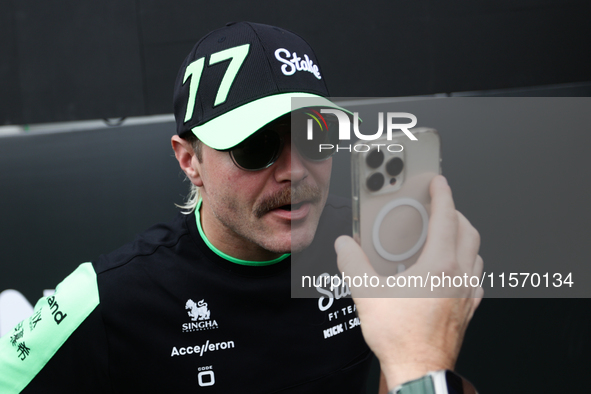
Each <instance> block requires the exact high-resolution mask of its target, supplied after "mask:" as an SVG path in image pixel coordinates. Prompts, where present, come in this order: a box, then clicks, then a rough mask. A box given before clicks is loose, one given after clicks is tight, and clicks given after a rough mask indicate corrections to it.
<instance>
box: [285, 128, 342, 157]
mask: <svg viewBox="0 0 591 394" xmlns="http://www.w3.org/2000/svg"><path fill="white" fill-rule="evenodd" d="M306 126H307V125H306ZM327 126H328V127H327ZM308 129H309V126H307V127H306V128H303V127H302V128H300V130H302V131H304V130H306V132H299V133H292V139H293V143H294V144H295V146H296V148H297V149H298V152H300V154H301V155H302V157H304V158H306V159H308V160H312V161H322V160H326V159H328V158H329V157H331V156H332V155H333V154H334V153H335V150H336V146H337V145H338V124H336V123H331V122H326V123H323V124H322V128H321V127H320V126H319V125H318V123H316V122H313V123H312V133H311V137H312V138H311V139H308V137H310V133H309V132H308V131H309V130H308Z"/></svg>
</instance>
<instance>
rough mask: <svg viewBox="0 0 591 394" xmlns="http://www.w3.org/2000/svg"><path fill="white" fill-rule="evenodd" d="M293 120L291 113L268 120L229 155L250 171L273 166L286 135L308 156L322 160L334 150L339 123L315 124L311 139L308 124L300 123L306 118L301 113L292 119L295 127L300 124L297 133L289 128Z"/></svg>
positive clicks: (311, 159) (302, 153) (301, 152)
mask: <svg viewBox="0 0 591 394" xmlns="http://www.w3.org/2000/svg"><path fill="white" fill-rule="evenodd" d="M286 120H287V121H286ZM290 120H291V117H290V116H288V117H287V118H286V117H283V118H281V119H280V120H279V121H275V122H272V123H269V125H267V126H265V127H263V128H262V129H261V130H259V131H257V132H256V133H254V134H253V135H251V136H250V137H248V138H247V139H245V140H244V141H242V142H241V143H240V144H238V145H236V146H235V147H234V148H232V149H230V150H229V152H230V157H231V158H232V161H233V162H234V164H236V166H238V167H239V168H242V169H243V170H247V171H258V170H262V169H264V168H268V167H270V166H271V165H273V163H275V162H276V161H277V159H278V158H279V155H280V154H281V151H282V150H283V146H284V144H285V138H291V139H292V143H293V144H294V145H295V147H296V148H297V150H298V152H299V154H300V155H301V156H302V157H303V158H304V159H306V160H310V161H323V160H327V159H328V158H329V157H331V156H332V155H333V154H334V153H335V151H336V146H337V143H338V126H337V125H335V124H329V125H328V126H326V127H324V128H323V129H322V130H321V129H320V128H319V127H316V128H313V133H312V135H313V138H312V139H310V140H309V139H308V138H307V133H306V128H305V127H304V128H302V127H299V126H301V123H302V122H301V121H302V120H304V121H305V120H306V119H304V118H302V117H301V116H298V117H297V118H294V119H293V120H294V123H295V124H294V125H293V127H297V129H298V132H297V133H295V132H294V133H290V132H289V130H290V129H291V128H292V122H291V121H290ZM304 125H306V123H304ZM335 126H336V127H335Z"/></svg>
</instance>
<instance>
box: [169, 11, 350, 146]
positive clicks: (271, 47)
mask: <svg viewBox="0 0 591 394" xmlns="http://www.w3.org/2000/svg"><path fill="white" fill-rule="evenodd" d="M326 97H328V89H327V88H326V83H325V81H324V76H323V75H322V70H321V68H320V66H319V65H318V60H317V58H316V55H315V54H314V51H313V50H312V48H311V47H310V45H308V43H307V42H306V41H305V40H304V39H303V38H301V37H300V36H298V35H297V34H295V33H292V32H290V31H288V30H285V29H282V28H279V27H275V26H269V25H263V24H258V23H251V22H238V23H228V24H227V25H226V26H225V27H222V28H221V29H218V30H214V31H212V32H211V33H209V34H208V35H206V36H205V37H203V38H202V39H201V40H200V41H199V42H198V43H197V44H196V45H195V46H194V47H193V50H192V51H191V52H190V53H189V55H188V56H187V58H186V59H185V61H184V62H183V64H182V66H181V69H180V71H179V73H178V76H177V79H176V83H175V88H174V116H175V119H176V124H177V134H179V135H180V136H183V135H186V134H187V133H189V132H193V133H194V134H195V135H196V136H197V137H198V138H199V139H200V140H201V141H202V142H203V143H205V144H206V145H208V146H210V147H211V148H214V149H218V150H224V149H230V148H232V147H234V146H235V145H237V144H239V143H240V142H242V141H243V140H244V139H246V138H247V137H249V136H250V135H251V134H253V133H254V132H256V131H257V130H259V129H260V128H261V127H263V126H264V125H266V124H267V123H269V122H271V121H273V120H274V119H276V118H279V117H281V116H283V115H285V114H287V113H289V112H291V111H292V110H295V109H298V108H294V107H292V98H310V100H313V103H314V106H323V107H330V108H337V109H341V110H344V109H343V108H340V107H339V106H337V105H335V104H334V103H332V102H331V101H330V100H328V99H326ZM305 101H306V100H298V102H299V103H305ZM303 106H304V105H302V107H303ZM344 111H346V110H344ZM347 112H348V111H347Z"/></svg>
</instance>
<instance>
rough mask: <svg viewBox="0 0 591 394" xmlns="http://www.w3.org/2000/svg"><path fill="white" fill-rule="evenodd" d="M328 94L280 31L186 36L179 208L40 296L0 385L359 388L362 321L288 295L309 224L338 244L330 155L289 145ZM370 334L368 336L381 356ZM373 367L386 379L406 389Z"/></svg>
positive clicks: (310, 56)
mask: <svg viewBox="0 0 591 394" xmlns="http://www.w3.org/2000/svg"><path fill="white" fill-rule="evenodd" d="M326 96H328V91H327V89H326V85H325V83H324V79H323V76H322V72H321V69H320V68H319V66H318V61H317V59H316V56H315V55H314V53H313V51H312V49H311V48H310V47H309V46H308V44H307V43H306V42H305V41H304V40H303V39H301V38H300V37H298V36H297V35H295V34H293V33H291V32H288V31H286V30H283V29H280V28H276V27H271V26H266V25H259V24H253V23H246V22H244V23H236V24H229V25H227V26H226V27H224V28H222V29H219V30H216V31H214V32H211V33H210V34H208V35H207V36H206V37H204V38H203V39H202V40H201V41H200V42H199V43H197V45H196V46H195V47H194V49H193V50H192V51H191V53H190V54H189V56H188V57H187V59H186V60H185V62H184V63H183V65H182V67H181V70H180V72H179V75H178V78H177V82H176V86H175V99H174V101H175V117H176V120H177V135H176V136H174V137H172V147H173V149H174V151H175V156H176V158H177V159H178V161H179V164H180V166H181V168H182V169H183V171H184V172H185V173H186V175H187V177H188V179H189V180H190V182H191V184H192V185H193V187H194V193H193V194H192V196H193V198H192V199H191V201H190V203H188V206H187V208H189V209H188V210H189V214H187V215H181V214H179V216H178V217H177V218H176V219H175V220H174V221H173V222H172V223H170V224H166V225H159V226H155V227H153V228H152V229H150V230H148V231H146V232H145V233H144V234H142V235H141V236H139V237H138V239H137V240H136V241H134V242H133V243H131V244H129V245H126V246H124V247H123V248H121V249H119V250H117V251H115V252H113V253H110V254H108V255H104V256H101V257H100V258H99V260H98V261H96V262H94V263H92V264H90V263H87V264H83V265H81V266H80V267H79V268H78V269H77V270H76V271H75V272H74V273H73V274H72V275H71V276H70V277H68V278H67V279H66V280H65V281H64V282H62V284H60V286H58V288H57V291H56V294H55V296H52V297H49V298H44V299H41V300H40V301H39V302H38V304H37V305H36V307H35V312H34V315H33V316H32V317H31V318H30V319H28V320H25V321H24V322H22V323H21V324H19V325H18V326H17V327H16V328H15V330H14V331H13V332H12V333H11V334H9V335H7V336H6V337H4V338H2V340H1V341H0V351H1V353H0V354H2V360H1V361H0V362H1V364H0V370H1V372H2V373H1V374H0V376H2V377H1V378H0V388H2V391H3V392H20V391H22V392H25V393H27V392H46V391H49V392H52V391H55V392H60V393H67V392H81V391H82V392H180V391H187V390H191V391H198V392H199V391H204V392H205V391H209V392H221V393H229V392H234V391H246V392H249V393H251V392H252V393H255V392H261V393H265V392H282V393H289V392H360V391H361V390H362V387H363V386H364V380H365V377H366V375H367V369H368V364H369V361H370V351H369V349H368V347H367V345H366V344H365V342H364V340H363V337H362V335H361V331H360V329H359V327H350V328H348V326H347V325H346V324H343V321H342V318H341V320H339V319H336V320H332V317H330V316H329V314H330V313H331V312H333V311H338V310H351V308H354V305H353V304H352V302H351V300H349V299H345V298H342V299H338V300H334V302H333V303H331V306H330V308H329V309H328V310H327V309H323V308H320V306H319V303H318V300H313V299H291V298H290V288H289V285H290V270H289V265H290V259H291V256H290V254H289V253H290V252H300V251H304V253H308V254H309V255H312V257H313V258H320V256H326V255H328V254H327V250H330V249H331V248H332V243H330V244H319V242H318V241H317V240H316V239H315V238H314V234H315V232H316V228H317V226H318V225H319V223H320V224H322V223H331V224H332V227H333V229H331V231H332V233H331V234H334V237H333V239H335V238H336V235H338V234H339V233H341V232H342V225H341V221H340V220H341V219H339V217H338V215H336V213H335V212H336V211H337V210H339V209H346V208H347V207H346V204H345V203H344V202H342V201H338V200H334V199H332V198H329V197H328V182H329V179H330V171H331V159H330V157H329V156H328V155H327V156H326V157H322V158H317V157H315V158H314V160H310V158H309V157H306V154H305V152H302V151H299V150H297V149H295V150H292V149H291V148H292V146H291V144H292V142H291V138H290V136H289V133H290V128H289V120H288V117H289V113H290V112H291V110H292V108H291V98H294V97H309V98H313V99H315V100H317V101H318V100H319V101H320V102H321V103H322V104H323V105H325V106H328V107H335V106H334V104H333V103H331V102H330V101H328V100H326V99H324V98H323V97H326ZM436 194H437V193H436V192H435V193H434V199H437V197H436ZM444 205H445V204H444ZM446 207H447V208H446V209H448V210H449V201H448V202H447V205H446ZM451 207H452V208H453V203H452V205H451ZM454 213H455V210H454ZM443 216H446V215H443ZM447 216H449V215H447ZM444 219H445V218H444ZM448 220H449V217H447V219H445V220H444V222H445V223H444V225H443V226H447V225H448V224H449V223H447V221H448ZM345 242H346V241H345ZM450 242H452V241H450ZM450 242H448V243H450ZM453 242H455V240H454V241H453ZM432 243H433V242H432ZM446 245H447V244H446ZM460 246H464V249H465V246H466V245H460ZM350 248H351V245H349V246H347V249H350ZM434 248H435V251H434V252H431V253H432V254H434V255H438V254H439V249H441V246H438V244H437V242H435V246H434ZM444 248H445V247H444ZM468 249H474V246H473V245H472V246H470V247H469V248H468ZM477 249H478V247H477V246H476V250H477ZM310 251H313V253H312V252H310ZM466 254H468V255H469V256H468V259H469V258H470V256H472V255H473V254H474V256H475V253H473V251H472V250H471V251H470V252H469V253H466ZM474 256H472V257H474ZM428 257H429V256H428ZM430 259H433V256H430ZM341 260H342V259H341ZM472 260H474V258H473V259H472ZM472 264H474V261H472ZM418 265H419V266H422V265H420V264H418ZM362 303H363V301H362ZM465 304H466V305H467V304H469V303H468V302H466V303H465ZM404 309H405V308H402V309H399V308H396V310H404ZM366 310H368V309H366ZM463 310H465V311H466V313H464V314H460V315H461V316H460V317H459V318H462V316H463V318H464V319H465V318H466V316H468V320H469V316H470V315H471V310H473V309H471V308H464V309H463ZM353 316H354V315H353ZM367 316H371V313H370V314H368V315H367ZM362 319H363V318H362ZM367 321H371V319H370V318H368V319H367ZM362 324H364V323H362ZM434 327H435V326H434ZM464 329H465V325H464ZM364 330H365V328H364ZM460 331H461V332H460V333H459V334H460V335H459V337H461V333H463V331H462V330H460ZM327 332H328V333H330V335H328V334H326V333H327ZM371 338H374V342H372V341H371ZM375 338H378V339H377V340H376V339H375ZM379 338H380V337H379V335H378V336H375V335H374V336H372V335H370V336H369V338H368V342H369V343H370V345H372V344H374V345H373V346H376V345H375V344H376V343H377V344H378V345H377V347H378V348H380V349H384V350H387V353H388V354H390V353H389V352H390V350H391V349H390V347H389V346H387V345H384V346H381V345H380V343H381V342H380V340H379ZM419 342H421V341H420V340H419ZM452 342H453V341H452ZM456 342H457V341H456ZM460 342H461V341H460ZM454 343H455V342H454ZM446 344H447V342H446ZM456 348H457V346H455V347H453V349H452V353H453V351H455V350H456ZM374 350H376V349H374ZM376 353H377V354H378V355H380V353H379V352H378V350H376ZM439 353H442V354H447V353H449V351H447V350H443V351H441V352H438V354H439ZM401 354H408V352H402V353H401ZM456 356H457V353H456ZM444 358H445V357H444ZM380 359H381V360H382V359H384V360H385V361H387V363H386V365H387V369H386V370H385V371H386V372H387V374H386V378H387V379H388V384H389V385H394V384H398V383H402V382H399V381H398V380H399V378H398V377H391V376H392V374H391V373H390V370H391V369H392V368H391V364H392V363H391V362H389V361H390V359H389V358H388V357H387V356H386V355H383V356H382V357H380ZM452 359H453V357H450V358H449V359H445V360H444V362H443V361H441V360H438V359H437V360H434V361H433V362H427V363H425V362H424V361H423V360H421V361H420V365H422V366H423V367H425V366H428V367H437V368H439V367H441V368H453V363H450V361H453V360H452ZM393 364H394V365H397V363H396V362H394V363H393ZM398 367H400V365H398ZM395 369H396V368H395ZM397 370H399V371H405V370H406V369H405V368H404V367H400V368H399V369H397ZM420 372H423V371H422V369H421V368H413V369H412V371H409V372H403V374H402V375H401V377H400V379H406V378H409V379H411V378H415V377H417V376H415V375H416V374H417V373H420Z"/></svg>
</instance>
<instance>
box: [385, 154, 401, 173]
mask: <svg viewBox="0 0 591 394" xmlns="http://www.w3.org/2000/svg"><path fill="white" fill-rule="evenodd" d="M403 168H404V162H403V161H402V159H401V158H400V157H395V158H393V159H392V160H390V161H388V162H387V163H386V171H387V172H388V174H389V175H390V176H393V177H394V176H398V175H399V174H400V173H401V172H402V169H403Z"/></svg>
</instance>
